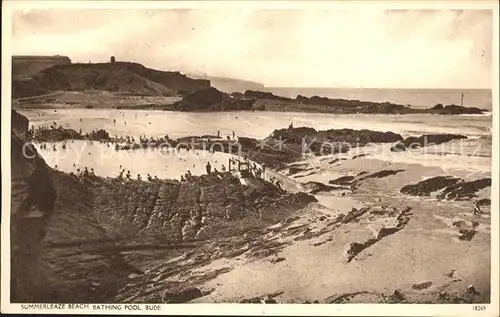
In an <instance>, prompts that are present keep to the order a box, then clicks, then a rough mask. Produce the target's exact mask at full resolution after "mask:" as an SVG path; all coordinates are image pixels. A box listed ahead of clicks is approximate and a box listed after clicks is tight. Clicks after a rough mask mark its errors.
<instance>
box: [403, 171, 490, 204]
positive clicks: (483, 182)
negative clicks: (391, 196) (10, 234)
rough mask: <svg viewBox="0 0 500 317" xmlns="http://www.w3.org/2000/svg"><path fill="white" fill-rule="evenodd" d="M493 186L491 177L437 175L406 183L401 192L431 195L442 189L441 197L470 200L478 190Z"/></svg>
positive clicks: (413, 194) (414, 194)
mask: <svg viewBox="0 0 500 317" xmlns="http://www.w3.org/2000/svg"><path fill="white" fill-rule="evenodd" d="M490 186H491V178H482V179H478V180H474V181H465V180H463V179H461V178H457V177H452V176H436V177H432V178H429V179H426V180H423V181H420V182H418V183H416V184H410V185H406V186H404V187H403V188H401V190H400V192H401V193H403V194H407V195H412V196H429V195H430V194H431V193H432V192H437V191H440V190H441V193H439V195H437V198H439V199H447V200H453V199H454V200H468V199H471V198H473V197H476V196H477V195H476V192H477V191H479V190H481V189H483V188H486V187H490Z"/></svg>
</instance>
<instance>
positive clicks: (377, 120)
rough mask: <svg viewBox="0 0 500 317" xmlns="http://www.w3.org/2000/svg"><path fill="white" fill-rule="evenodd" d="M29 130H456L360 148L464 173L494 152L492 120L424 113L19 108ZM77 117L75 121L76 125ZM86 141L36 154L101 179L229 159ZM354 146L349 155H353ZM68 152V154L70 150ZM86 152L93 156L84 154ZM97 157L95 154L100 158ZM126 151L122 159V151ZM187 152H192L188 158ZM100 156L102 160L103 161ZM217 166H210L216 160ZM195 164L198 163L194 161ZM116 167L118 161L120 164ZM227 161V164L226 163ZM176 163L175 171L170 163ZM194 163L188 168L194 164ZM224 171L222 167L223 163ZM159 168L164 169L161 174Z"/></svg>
mask: <svg viewBox="0 0 500 317" xmlns="http://www.w3.org/2000/svg"><path fill="white" fill-rule="evenodd" d="M21 112H22V114H24V115H26V116H27V117H28V119H29V120H30V122H31V124H32V125H34V126H49V125H51V124H52V123H53V122H54V121H55V122H56V123H57V124H58V125H59V124H60V125H62V126H63V127H65V128H73V129H75V130H79V129H81V130H82V132H84V133H86V132H89V131H92V130H95V129H105V130H107V131H108V132H109V133H110V135H112V136H113V135H116V136H126V135H130V136H134V137H135V138H138V137H139V136H141V135H142V136H144V135H145V136H147V137H150V136H153V137H160V136H164V135H165V134H168V136H169V137H171V138H178V137H185V136H189V135H205V134H209V135H216V134H217V132H218V131H220V133H221V136H222V137H226V136H231V135H232V133H233V131H234V133H235V134H236V135H237V136H246V137H253V138H265V137H267V136H269V135H270V134H271V133H272V132H273V131H274V130H275V129H282V128H287V127H288V125H289V124H290V123H291V122H293V124H294V126H295V127H300V126H306V127H313V128H315V129H317V130H325V129H341V128H352V129H369V130H376V131H392V132H395V133H400V134H401V135H403V136H404V137H406V136H419V135H422V134H429V133H457V134H465V135H467V136H468V139H467V140H459V141H453V142H448V143H445V144H442V145H439V146H434V147H432V146H431V147H427V148H422V149H419V150H415V151H409V152H404V153H393V152H390V150H389V148H390V146H391V144H384V145H380V144H377V145H372V146H369V147H366V148H364V149H362V151H370V155H371V157H373V158H377V159H380V160H386V161H397V162H407V163H415V164H421V165H424V166H438V167H442V168H443V169H450V168H452V169H464V170H471V171H478V172H490V171H491V156H492V152H491V147H492V132H491V127H492V116H491V114H485V115H480V116H467V115H464V116H440V115H430V114H415V115H413V114H412V115H371V114H370V115H368V114H354V115H336V114H314V113H283V112H225V113H185V112H166V111H137V110H116V109H58V110H57V111H54V110H53V109H50V110H49V109H45V110H23V111H21ZM80 119H81V120H80ZM83 143H84V144H83V145H82V144H79V145H74V146H70V147H71V148H72V149H73V150H71V151H73V152H75V153H84V154H81V155H80V156H79V158H80V160H83V161H80V160H78V161H76V155H77V154H69V155H65V156H64V157H65V158H64V159H61V156H63V154H62V153H60V151H52V149H48V150H46V151H45V152H42V154H43V155H44V157H46V158H47V161H48V162H49V164H50V165H52V166H54V165H55V164H57V162H59V164H58V167H61V166H66V167H68V168H69V169H70V170H72V167H73V163H75V162H76V163H78V162H80V163H81V162H84V164H85V165H81V164H80V163H78V164H77V165H79V166H88V167H89V168H90V167H94V168H95V170H96V172H98V171H100V173H104V174H105V175H106V176H108V175H110V176H112V175H117V173H118V171H119V168H118V166H119V165H123V166H124V167H123V168H127V169H135V170H137V171H135V170H134V171H131V172H132V174H133V175H136V174H137V173H140V174H141V175H145V174H144V173H147V171H149V170H151V171H154V172H155V173H156V174H157V175H158V176H160V175H163V176H165V175H167V174H168V175H174V174H175V175H178V176H180V174H182V172H181V171H185V170H186V169H187V168H191V169H193V171H192V172H193V174H199V173H202V172H203V171H204V164H206V162H208V161H210V162H212V164H214V166H217V168H218V169H219V168H221V167H222V164H224V163H222V162H226V161H227V158H228V157H224V156H217V157H214V158H204V160H200V158H199V157H190V158H189V159H186V160H182V159H179V158H178V157H173V156H172V155H163V154H161V153H159V151H157V152H154V151H152V152H148V153H141V152H143V151H142V150H137V151H131V152H127V151H125V152H124V153H120V155H119V156H117V155H115V156H114V154H113V153H114V152H115V151H114V150H113V148H112V146H111V147H107V146H106V145H102V144H98V143H96V142H94V144H89V143H88V142H83ZM355 151H358V150H357V149H353V150H351V152H353V154H354V153H355ZM67 152H70V150H69V149H68V150H67ZM88 153H91V154H88ZM98 153H99V154H98ZM127 153H128V154H127ZM190 155H191V156H192V155H193V154H192V153H191V154H190ZM101 157H107V158H108V159H105V160H102V159H101ZM216 160H217V161H218V162H215V161H216ZM197 161H199V163H197ZM120 162H121V163H120ZM226 164H227V163H226ZM174 165H175V166H174ZM193 165H194V166H193ZM226 166H227V165H226ZM165 170H170V172H167V173H166V174H165V173H163V171H165Z"/></svg>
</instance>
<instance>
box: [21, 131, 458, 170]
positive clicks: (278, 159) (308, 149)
mask: <svg viewBox="0 0 500 317" xmlns="http://www.w3.org/2000/svg"><path fill="white" fill-rule="evenodd" d="M30 135H31V139H32V140H33V141H36V142H60V141H68V140H89V141H98V142H101V143H107V144H111V145H113V147H114V148H115V150H117V151H118V150H138V149H143V148H159V149H162V150H168V149H176V150H179V149H187V150H204V151H210V152H223V153H228V154H234V155H238V156H240V157H242V158H247V159H249V160H251V161H254V162H257V163H259V164H265V165H266V166H268V167H270V168H273V169H282V168H284V167H285V166H286V164H290V163H293V162H297V161H299V160H302V159H303V158H304V155H312V156H328V155H334V154H341V153H346V152H348V151H349V150H351V149H353V148H360V147H364V146H366V145H367V144H369V143H378V144H384V143H396V144H395V145H394V146H392V147H391V151H393V152H399V151H406V150H408V149H415V148H419V147H426V146H429V145H433V144H436V145H437V144H442V143H446V142H450V141H453V140H461V139H467V137H466V136H464V135H453V134H429V135H422V136H419V137H408V138H403V137H402V136H401V135H400V134H396V133H393V132H379V131H371V130H354V129H330V130H324V131H321V130H320V131H318V130H315V129H313V128H309V127H296V128H295V127H289V128H286V129H277V130H274V131H273V132H272V133H271V134H270V135H269V136H268V137H267V138H265V139H260V140H259V139H254V138H248V137H238V139H237V140H233V139H223V138H219V137H217V136H214V135H203V136H187V137H182V138H179V139H171V138H169V137H168V136H165V137H162V138H150V139H148V138H144V139H143V138H142V137H141V138H140V139H139V140H134V139H133V138H131V137H127V138H123V137H122V138H119V139H117V138H114V137H113V138H112V137H110V135H109V133H108V132H107V131H105V130H103V129H99V130H97V131H92V132H90V133H86V134H82V133H81V131H80V132H77V131H75V130H73V129H65V128H62V127H53V128H51V129H43V130H39V131H36V132H34V133H31V134H30ZM362 156H363V155H360V157H362Z"/></svg>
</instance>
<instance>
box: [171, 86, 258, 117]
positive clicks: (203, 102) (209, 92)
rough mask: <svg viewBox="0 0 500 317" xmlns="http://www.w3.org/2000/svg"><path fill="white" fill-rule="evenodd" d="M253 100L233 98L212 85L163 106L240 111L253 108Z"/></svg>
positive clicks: (182, 109) (197, 109)
mask: <svg viewBox="0 0 500 317" xmlns="http://www.w3.org/2000/svg"><path fill="white" fill-rule="evenodd" d="M252 105H253V100H250V99H248V100H246V99H239V98H233V97H232V96H231V95H228V94H226V93H223V92H221V91H219V90H218V89H216V88H213V87H210V88H205V89H201V90H199V91H195V92H193V93H191V94H187V95H186V96H185V97H184V98H183V99H182V100H180V101H178V102H176V103H174V104H172V105H167V106H164V107H162V109H163V110H170V111H238V110H250V109H252Z"/></svg>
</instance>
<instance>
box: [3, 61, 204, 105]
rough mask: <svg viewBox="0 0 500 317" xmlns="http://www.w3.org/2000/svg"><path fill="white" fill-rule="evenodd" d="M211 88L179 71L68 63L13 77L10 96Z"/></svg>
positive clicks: (151, 92)
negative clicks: (96, 91) (20, 76)
mask: <svg viewBox="0 0 500 317" xmlns="http://www.w3.org/2000/svg"><path fill="white" fill-rule="evenodd" d="M13 78H16V77H13ZM207 87H210V81H208V80H203V79H192V78H189V77H187V76H185V75H183V74H181V73H179V72H167V71H159V70H155V69H151V68H147V67H144V66H143V65H141V64H137V63H129V62H114V63H96V64H81V63H79V64H67V65H55V66H53V67H49V68H44V69H42V70H41V71H39V72H37V73H35V74H32V75H31V76H30V77H29V78H22V79H14V80H13V82H12V97H13V98H24V97H31V96H36V95H43V94H49V93H51V92H55V91H85V90H103V91H111V92H120V93H126V94H131V95H146V96H173V95H176V94H185V93H191V92H194V91H196V90H198V89H202V88H207Z"/></svg>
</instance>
